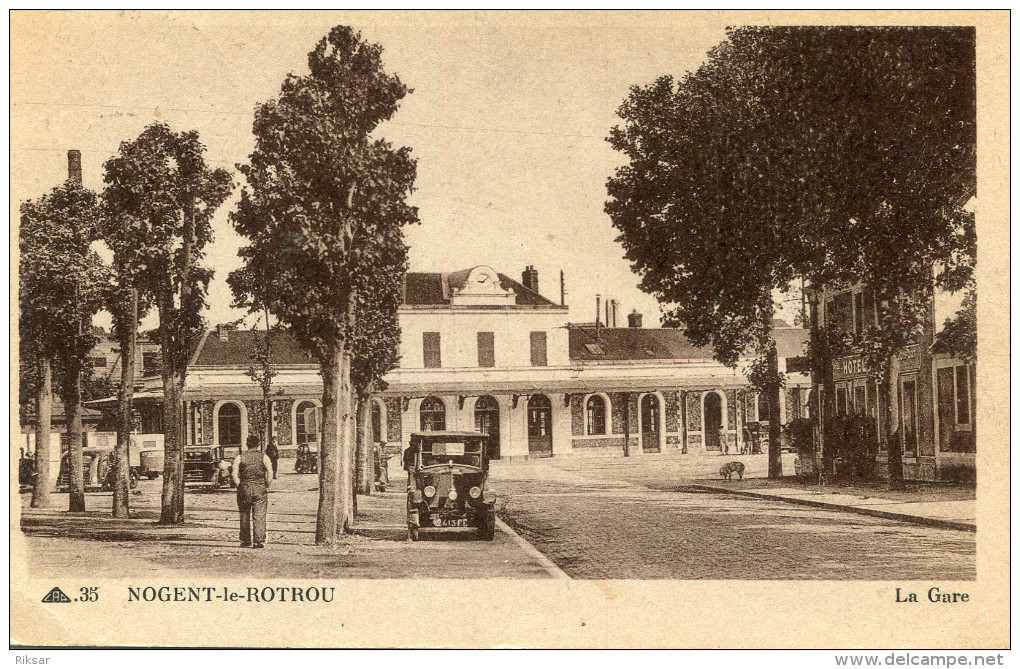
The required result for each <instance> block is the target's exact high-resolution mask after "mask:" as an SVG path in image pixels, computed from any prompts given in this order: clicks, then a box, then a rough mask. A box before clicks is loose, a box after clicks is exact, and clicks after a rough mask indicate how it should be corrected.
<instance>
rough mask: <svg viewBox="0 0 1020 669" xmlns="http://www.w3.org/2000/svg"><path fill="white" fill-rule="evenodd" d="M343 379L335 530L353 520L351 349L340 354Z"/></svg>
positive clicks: (341, 529) (343, 529)
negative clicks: (341, 356) (341, 355)
mask: <svg viewBox="0 0 1020 669" xmlns="http://www.w3.org/2000/svg"><path fill="white" fill-rule="evenodd" d="M341 369H342V370H343V379H342V383H341V386H340V387H341V390H342V393H343V395H342V398H341V399H342V400H343V401H342V402H338V404H339V406H340V407H341V410H342V411H343V413H342V414H341V415H340V421H341V422H340V425H341V426H342V428H343V429H342V430H341V431H340V472H339V476H338V477H337V484H338V488H337V533H347V532H350V531H351V527H352V526H353V524H354V490H355V488H354V469H355V455H356V451H357V449H356V444H355V442H356V440H357V436H356V430H355V423H356V422H357V421H356V420H355V408H356V407H355V403H356V398H355V394H354V389H353V387H352V386H351V353H350V351H346V350H345V351H344V354H343V366H342V367H341Z"/></svg>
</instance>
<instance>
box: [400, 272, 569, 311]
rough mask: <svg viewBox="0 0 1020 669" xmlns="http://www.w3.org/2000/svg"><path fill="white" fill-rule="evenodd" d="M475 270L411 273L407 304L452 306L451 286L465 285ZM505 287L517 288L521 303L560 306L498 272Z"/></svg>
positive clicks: (406, 278) (406, 277) (407, 279)
mask: <svg viewBox="0 0 1020 669" xmlns="http://www.w3.org/2000/svg"><path fill="white" fill-rule="evenodd" d="M470 273H471V269H462V270H458V271H456V272H448V273H445V274H443V273H439V272H408V273H407V274H405V275H404V304H405V305H408V306H437V307H438V306H449V304H450V289H451V288H463V287H464V284H465V283H466V282H467V278H468V275H469V274H470ZM496 275H497V276H498V277H499V284H500V287H501V288H502V289H503V290H508V289H510V288H513V290H514V293H516V301H517V306H529V307H534V306H547V307H556V306H559V305H558V304H556V303H555V302H553V301H552V300H549V299H548V298H545V297H543V296H542V295H539V294H538V293H536V292H535V291H533V290H531V289H530V288H526V287H525V286H524V284H521V283H518V282H517V281H514V280H513V279H511V278H510V277H508V276H507V275H505V274H500V273H499V272H497V273H496Z"/></svg>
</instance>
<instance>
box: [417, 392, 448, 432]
mask: <svg viewBox="0 0 1020 669" xmlns="http://www.w3.org/2000/svg"><path fill="white" fill-rule="evenodd" d="M418 414H419V415H420V416H421V430H422V432H439V431H441V430H445V429H446V406H445V405H444V404H443V400H441V399H439V398H438V397H426V398H425V399H423V400H422V402H421V408H420V409H419V410H418Z"/></svg>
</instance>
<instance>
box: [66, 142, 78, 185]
mask: <svg viewBox="0 0 1020 669" xmlns="http://www.w3.org/2000/svg"><path fill="white" fill-rule="evenodd" d="M67 180H68V181H71V182H73V183H76V184H78V185H79V186H80V185H81V151H79V150H78V149H71V150H70V151H68V152H67Z"/></svg>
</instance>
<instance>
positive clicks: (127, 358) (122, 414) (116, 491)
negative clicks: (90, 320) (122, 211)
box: [113, 288, 138, 518]
mask: <svg viewBox="0 0 1020 669" xmlns="http://www.w3.org/2000/svg"><path fill="white" fill-rule="evenodd" d="M130 318H131V322H130V323H128V324H127V325H128V327H127V328H122V332H124V334H123V335H122V339H121V342H120V351H121V354H120V359H121V364H120V388H119V389H118V391H117V446H116V448H115V449H114V470H113V472H114V476H113V517H114V518H127V517H128V515H129V513H130V511H129V504H128V499H129V494H130V490H131V486H130V473H129V471H130V466H131V464H130V462H129V461H128V450H129V449H130V447H131V432H132V431H133V429H132V428H133V427H134V426H133V425H132V421H131V400H132V398H133V396H134V394H135V345H136V336H137V332H138V289H137V288H136V289H133V290H132V291H131V312H130Z"/></svg>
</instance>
